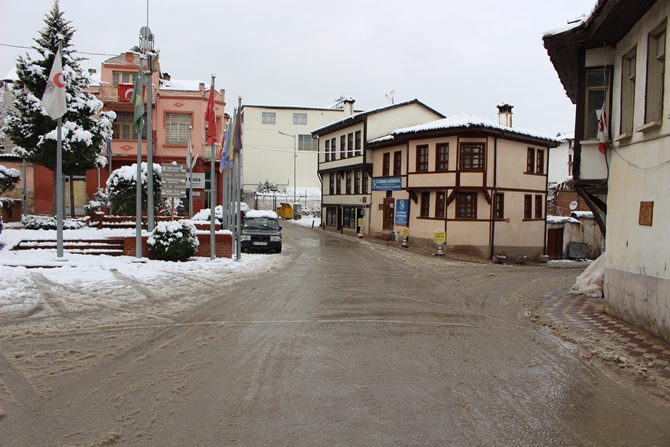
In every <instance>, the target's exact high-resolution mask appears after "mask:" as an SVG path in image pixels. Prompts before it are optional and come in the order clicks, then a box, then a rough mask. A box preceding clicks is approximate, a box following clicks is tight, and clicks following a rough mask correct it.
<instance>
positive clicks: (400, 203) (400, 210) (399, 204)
mask: <svg viewBox="0 0 670 447" xmlns="http://www.w3.org/2000/svg"><path fill="white" fill-rule="evenodd" d="M408 208H409V200H407V199H397V200H396V205H395V224H396V225H404V226H407V210H408Z"/></svg>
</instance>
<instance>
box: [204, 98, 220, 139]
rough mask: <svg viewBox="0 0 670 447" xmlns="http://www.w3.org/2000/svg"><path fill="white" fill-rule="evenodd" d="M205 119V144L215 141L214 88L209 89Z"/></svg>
mask: <svg viewBox="0 0 670 447" xmlns="http://www.w3.org/2000/svg"><path fill="white" fill-rule="evenodd" d="M205 121H207V146H209V145H212V144H214V143H216V136H217V131H216V111H215V110H214V88H213V87H212V88H210V89H209V102H208V103H207V111H205Z"/></svg>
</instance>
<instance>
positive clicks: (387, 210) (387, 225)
mask: <svg viewBox="0 0 670 447" xmlns="http://www.w3.org/2000/svg"><path fill="white" fill-rule="evenodd" d="M393 200H394V199H393V198H386V199H384V230H393V219H394V218H395V210H394V206H393V203H394V202H393Z"/></svg>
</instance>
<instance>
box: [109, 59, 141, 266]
mask: <svg viewBox="0 0 670 447" xmlns="http://www.w3.org/2000/svg"><path fill="white" fill-rule="evenodd" d="M138 60H139V66H138V67H137V76H139V77H140V79H142V58H141V57H140V58H138ZM135 85H136V86H137V82H136V83H135ZM137 94H138V93H137V92H135V91H134V92H133V96H134V95H137ZM139 94H142V93H139ZM133 120H134V118H133ZM134 126H135V123H134V122H133V127H134ZM110 164H111V163H110ZM110 170H111V168H110ZM135 190H136V191H135V257H136V258H137V259H142V131H141V130H140V131H139V132H137V181H136V182H135Z"/></svg>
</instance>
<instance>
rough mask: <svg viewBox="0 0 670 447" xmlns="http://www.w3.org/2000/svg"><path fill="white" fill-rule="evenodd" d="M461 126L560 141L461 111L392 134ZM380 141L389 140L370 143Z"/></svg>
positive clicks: (555, 141)
mask: <svg viewBox="0 0 670 447" xmlns="http://www.w3.org/2000/svg"><path fill="white" fill-rule="evenodd" d="M462 127H466V128H467V127H486V128H489V129H493V130H502V131H505V132H509V133H514V134H517V135H526V136H529V137H533V138H539V139H541V140H547V141H551V142H554V143H560V142H561V140H559V139H557V138H554V137H550V136H548V135H544V134H541V133H537V132H533V131H530V130H525V129H520V128H517V127H507V126H503V125H501V124H498V123H497V122H495V121H492V120H488V119H486V118H480V117H477V116H473V115H468V114H467V113H461V114H459V115H455V116H451V117H448V118H444V119H441V120H437V121H431V122H430V123H426V124H418V125H416V126H410V127H405V128H402V129H397V130H394V131H393V135H394V136H395V135H407V134H413V133H420V132H426V131H431V130H447V129H458V128H462ZM381 141H389V138H388V136H385V137H381V138H378V139H376V140H374V141H371V143H378V142H381Z"/></svg>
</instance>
